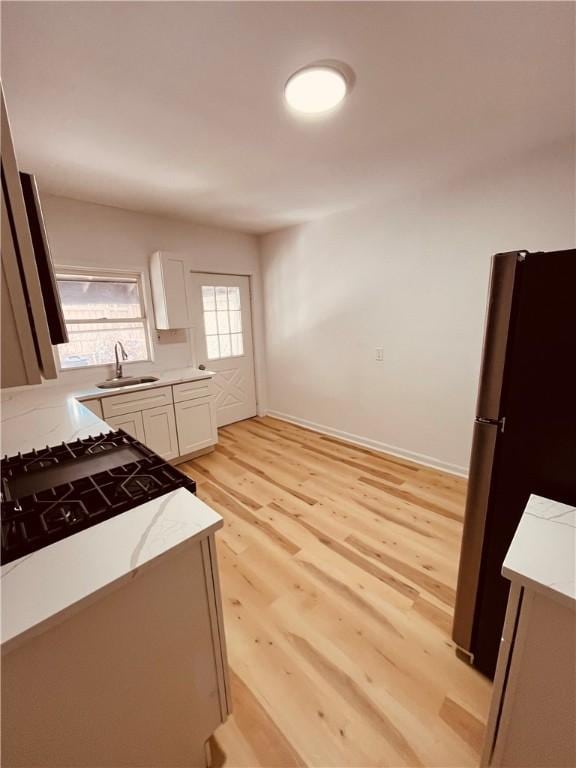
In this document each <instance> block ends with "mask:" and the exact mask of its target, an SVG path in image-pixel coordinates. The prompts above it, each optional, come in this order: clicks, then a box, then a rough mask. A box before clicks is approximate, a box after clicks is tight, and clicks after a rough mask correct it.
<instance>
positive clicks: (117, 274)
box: [54, 265, 154, 373]
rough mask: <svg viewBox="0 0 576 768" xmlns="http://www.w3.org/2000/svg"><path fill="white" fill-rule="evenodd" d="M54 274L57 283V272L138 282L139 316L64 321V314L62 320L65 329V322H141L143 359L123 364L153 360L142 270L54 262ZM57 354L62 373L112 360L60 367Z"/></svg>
mask: <svg viewBox="0 0 576 768" xmlns="http://www.w3.org/2000/svg"><path fill="white" fill-rule="evenodd" d="M54 275H55V279H56V284H58V280H59V278H60V275H62V277H63V278H64V279H73V278H74V277H77V278H80V279H81V280H90V279H92V280H94V281H95V282H104V281H109V282H116V283H118V282H122V281H125V282H133V281H134V280H135V281H136V284H137V285H138V293H139V296H140V309H141V312H142V315H141V316H140V317H131V318H90V319H86V318H79V319H77V320H70V321H68V320H66V317H64V323H65V325H66V329H68V324H69V323H70V325H83V324H90V323H101V324H110V325H111V326H113V325H117V324H119V323H127V322H130V323H138V322H141V323H142V326H143V328H144V339H145V342H146V358H143V359H141V360H123V361H122V365H123V366H125V365H133V364H135V363H152V362H154V355H153V350H154V347H153V345H152V339H151V334H150V323H149V322H148V302H147V293H146V284H145V280H144V273H143V272H138V271H132V270H126V269H102V268H100V267H86V266H82V267H72V266H64V265H60V266H58V265H54ZM62 313H63V314H64V309H63V310H62ZM56 357H57V358H58V361H57V362H58V370H59V371H60V372H62V373H69V372H70V371H87V370H90V369H92V368H106V367H107V366H109V365H114V360H112V361H111V362H109V363H98V364H96V365H79V366H70V367H68V368H63V367H62V361H61V359H60V353H59V351H58V352H57V354H56Z"/></svg>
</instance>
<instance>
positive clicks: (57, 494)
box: [0, 429, 196, 564]
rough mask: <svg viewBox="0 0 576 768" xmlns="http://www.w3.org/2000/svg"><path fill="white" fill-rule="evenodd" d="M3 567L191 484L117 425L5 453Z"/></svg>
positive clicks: (193, 486) (2, 468) (2, 463)
mask: <svg viewBox="0 0 576 768" xmlns="http://www.w3.org/2000/svg"><path fill="white" fill-rule="evenodd" d="M0 471H1V474H2V491H1V512H2V558H1V559H2V564H5V563H9V562H11V561H12V560H16V559H17V558H19V557H22V556H23V555H27V554H30V553H31V552H35V551H36V550H38V549H42V548H43V547H45V546H47V545H48V544H52V543H53V542H55V541H59V540H60V539H64V538H66V537H68V536H72V535H73V534H75V533H77V532H78V531H81V530H84V529H85V528H90V527H91V526H93V525H97V524H98V523H101V522H103V521H104V520H108V519H109V518H111V517H114V516H115V515H119V514H121V513H122V512H126V510H128V509H132V508H133V507H137V506H139V505H140V504H143V503H144V502H146V501H149V500H150V499H154V498H156V497H158V496H162V495H164V494H165V493H168V492H170V491H173V490H176V489H177V488H186V489H188V490H189V491H190V492H191V493H195V491H196V483H195V482H194V480H192V479H191V478H189V477H187V476H186V475H184V474H183V473H182V472H180V471H179V470H178V469H176V468H175V467H173V466H172V465H170V464H168V463H167V462H166V461H164V459H162V458H160V456H157V455H156V454H155V453H153V452H152V451H151V450H150V449H149V448H147V447H146V446H145V445H142V443H139V442H138V440H136V439H135V438H133V437H132V436H131V435H128V434H127V433H126V432H124V431H123V430H121V429H119V430H117V431H115V432H110V433H108V434H106V435H97V436H96V437H88V438H85V439H83V440H76V441H74V442H72V443H62V445H59V446H54V447H51V448H49V447H46V448H45V449H43V450H40V451H32V452H30V453H25V454H18V456H11V457H10V458H8V457H5V458H4V459H3V460H2V461H0Z"/></svg>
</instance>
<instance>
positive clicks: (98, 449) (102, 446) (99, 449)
mask: <svg viewBox="0 0 576 768" xmlns="http://www.w3.org/2000/svg"><path fill="white" fill-rule="evenodd" d="M115 447H116V446H115V445H114V444H113V443H97V444H96V445H93V446H91V447H90V448H88V450H87V451H86V453H91V454H94V453H104V451H113V450H114V448H115Z"/></svg>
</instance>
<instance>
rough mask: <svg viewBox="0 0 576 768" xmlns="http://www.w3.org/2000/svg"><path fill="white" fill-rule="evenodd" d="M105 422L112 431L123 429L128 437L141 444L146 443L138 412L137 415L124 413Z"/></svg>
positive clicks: (140, 415)
mask: <svg viewBox="0 0 576 768" xmlns="http://www.w3.org/2000/svg"><path fill="white" fill-rule="evenodd" d="M106 421H107V423H108V424H110V426H111V427H114V429H123V430H124V432H128V434H129V435H132V437H135V438H136V440H140V442H142V443H144V442H146V441H145V439H144V424H143V422H142V413H141V412H140V411H138V412H137V413H125V414H124V415H123V416H110V417H109V418H107V419H106ZM150 447H152V446H150ZM152 450H154V449H152Z"/></svg>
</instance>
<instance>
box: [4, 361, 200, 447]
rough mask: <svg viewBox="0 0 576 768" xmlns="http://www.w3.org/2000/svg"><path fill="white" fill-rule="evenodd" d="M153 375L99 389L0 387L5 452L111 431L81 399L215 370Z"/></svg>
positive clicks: (173, 381)
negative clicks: (149, 379)
mask: <svg viewBox="0 0 576 768" xmlns="http://www.w3.org/2000/svg"><path fill="white" fill-rule="evenodd" d="M100 375H101V374H100ZM150 375H154V376H158V381H154V382H152V383H150V384H137V385H135V386H131V387H122V388H118V389H98V388H97V387H96V386H94V385H91V386H82V385H81V386H78V384H71V383H68V384H66V383H63V382H59V383H57V384H40V385H38V386H34V387H14V388H13V389H4V390H1V391H0V406H1V417H0V424H1V428H2V435H1V453H2V455H3V456H14V455H15V454H17V453H18V452H21V453H26V452H27V451H32V450H34V449H39V448H46V446H47V445H58V444H59V443H62V442H70V441H72V440H76V439H77V438H79V437H88V436H89V435H95V434H99V433H100V432H109V431H110V430H111V427H109V426H108V424H106V422H105V421H102V419H99V418H98V416H95V415H94V414H93V413H92V411H90V410H89V409H88V408H86V407H85V406H83V405H82V404H81V402H79V401H80V400H89V399H93V398H95V397H112V396H113V395H119V394H122V393H125V392H134V391H139V390H142V389H155V388H156V387H165V386H168V385H170V384H178V383H180V382H184V381H198V380H200V379H209V378H212V376H214V373H213V372H212V371H201V370H199V369H198V368H178V369H176V370H170V371H151V372H150Z"/></svg>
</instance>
